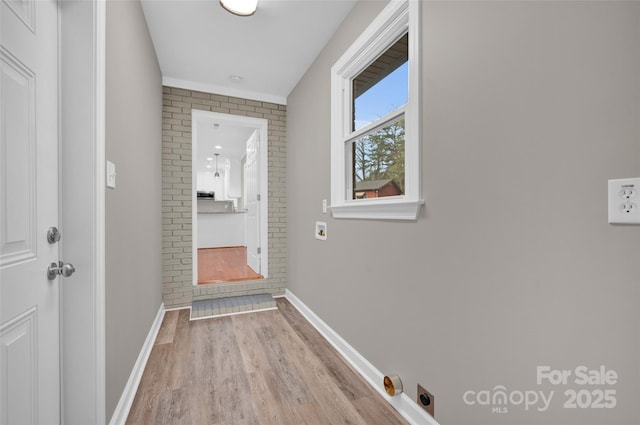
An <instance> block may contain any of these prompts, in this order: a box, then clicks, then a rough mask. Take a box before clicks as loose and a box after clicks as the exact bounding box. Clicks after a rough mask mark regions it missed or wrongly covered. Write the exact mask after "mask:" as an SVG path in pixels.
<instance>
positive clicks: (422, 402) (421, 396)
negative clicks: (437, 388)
mask: <svg viewBox="0 0 640 425" xmlns="http://www.w3.org/2000/svg"><path fill="white" fill-rule="evenodd" d="M435 404H436V398H435V396H434V395H433V394H431V393H430V392H429V391H427V390H425V389H424V388H423V387H422V385H420V384H418V406H420V407H422V408H423V409H424V410H426V411H427V413H428V414H430V415H431V416H433V417H434V418H435V417H436V415H435V413H434V412H435Z"/></svg>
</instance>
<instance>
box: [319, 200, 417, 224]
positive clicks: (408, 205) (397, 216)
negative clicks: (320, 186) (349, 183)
mask: <svg viewBox="0 0 640 425" xmlns="http://www.w3.org/2000/svg"><path fill="white" fill-rule="evenodd" d="M423 204H424V201H422V200H419V201H401V202H362V203H361V202H349V203H344V204H339V205H332V206H331V207H330V209H331V215H332V216H333V218H358V219H367V220H417V218H418V213H419V212H420V207H421V206H422V205H423Z"/></svg>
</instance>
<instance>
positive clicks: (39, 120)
mask: <svg viewBox="0 0 640 425" xmlns="http://www.w3.org/2000/svg"><path fill="white" fill-rule="evenodd" d="M57 22H58V8H57V3H56V2H55V1H51V0H0V92H1V93H0V424H2V425H13V424H56V423H59V421H60V357H59V352H60V350H59V291H58V284H59V278H55V279H53V280H49V279H48V278H47V267H48V266H49V264H50V263H53V262H57V261H58V244H57V243H53V244H49V243H48V241H47V229H48V228H49V227H50V226H58V73H57V69H58V63H57V59H58V58H57V55H58V47H57V40H58V27H57Z"/></svg>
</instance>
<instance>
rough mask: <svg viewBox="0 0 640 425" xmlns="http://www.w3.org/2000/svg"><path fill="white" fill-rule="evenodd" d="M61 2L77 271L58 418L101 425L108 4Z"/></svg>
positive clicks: (64, 155)
mask: <svg viewBox="0 0 640 425" xmlns="http://www.w3.org/2000/svg"><path fill="white" fill-rule="evenodd" d="M59 7H60V15H59V16H60V24H59V28H60V30H59V38H60V44H59V45H60V52H63V53H64V54H61V55H60V62H59V63H60V65H59V66H60V73H59V74H60V87H61V89H60V90H61V91H60V99H61V100H60V131H61V137H60V141H61V143H60V152H61V161H62V164H64V165H63V166H64V170H62V171H61V180H60V182H61V183H60V184H61V188H60V190H61V193H60V199H61V211H62V212H63V214H61V224H62V226H61V227H62V229H61V230H62V235H63V236H62V240H61V249H62V255H63V256H65V257H64V258H66V260H65V261H68V262H71V263H73V264H74V265H75V266H76V269H77V271H76V276H75V277H76V280H75V281H73V283H72V280H71V279H68V281H66V282H63V284H62V285H61V287H62V289H61V317H60V320H61V332H62V335H61V356H62V362H61V374H62V384H61V385H62V391H61V394H62V395H61V397H62V400H61V404H62V418H61V420H62V423H64V424H83V423H94V424H104V423H106V420H107V418H106V344H105V339H106V331H105V326H106V325H105V321H106V317H105V316H106V311H105V273H106V271H105V213H106V211H105V107H106V104H105V100H106V96H105V72H106V56H105V55H106V2H105V1H104V0H91V1H83V0H66V1H63V2H59ZM61 168H62V167H61ZM65 284H67V285H65ZM74 285H75V286H74ZM65 365H67V366H66V367H65Z"/></svg>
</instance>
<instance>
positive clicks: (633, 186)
mask: <svg viewBox="0 0 640 425" xmlns="http://www.w3.org/2000/svg"><path fill="white" fill-rule="evenodd" d="M609 223H611V224H640V177H638V178H632V179H614V180H609Z"/></svg>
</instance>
